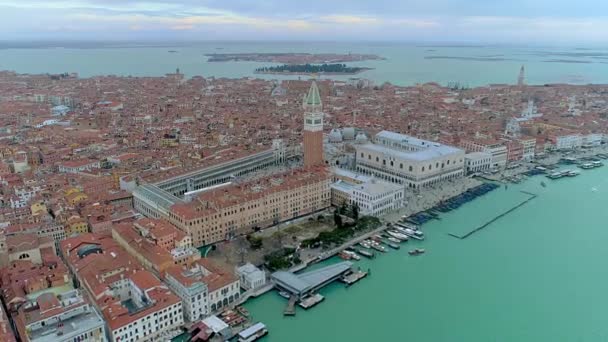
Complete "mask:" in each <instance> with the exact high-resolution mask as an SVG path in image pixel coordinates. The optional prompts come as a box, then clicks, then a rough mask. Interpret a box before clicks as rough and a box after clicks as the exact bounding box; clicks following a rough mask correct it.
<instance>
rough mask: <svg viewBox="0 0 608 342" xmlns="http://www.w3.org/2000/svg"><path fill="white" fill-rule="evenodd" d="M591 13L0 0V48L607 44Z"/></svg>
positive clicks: (607, 7) (219, 0) (564, 6)
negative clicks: (167, 42)
mask: <svg viewBox="0 0 608 342" xmlns="http://www.w3.org/2000/svg"><path fill="white" fill-rule="evenodd" d="M581 8H583V9H585V10H587V12H585V13H584V14H581ZM602 11H603V12H602ZM590 13H608V1H601V2H599V1H593V0H577V1H576V2H573V1H569V0H510V1H503V2H495V1H487V0H425V1H413V0H402V1H397V0H374V1H370V0H332V1H327V0H307V2H306V4H305V5H303V4H301V3H297V2H294V1H286V0H143V1H137V0H72V1H68V0H57V1H51V0H0V39H25V38H28V37H29V38H34V39H36V38H38V37H39V36H40V35H41V34H46V37H51V38H53V37H54V38H57V39H62V38H64V37H72V36H73V35H75V34H78V35H79V37H81V38H84V39H87V38H90V39H108V38H114V37H117V36H118V37H123V38H124V39H128V38H129V37H134V36H130V35H129V33H130V32H137V37H145V35H146V34H148V35H149V37H150V38H151V39H153V38H154V37H158V36H163V37H169V38H170V37H172V36H171V34H175V35H179V37H181V38H188V37H190V38H192V39H200V37H210V36H213V37H214V39H235V40H243V39H244V40H247V39H257V40H263V39H282V40H286V39H287V40H288V39H308V40H334V39H349V40H420V39H424V40H435V41H481V42H496V43H501V42H525V41H528V42H539V41H543V42H545V41H547V42H568V41H572V42H576V43H578V42H608V35H606V34H604V33H605V32H608V19H607V18H605V17H589V16H586V15H589V14H590ZM62 28H64V29H62ZM163 32H165V33H167V35H162V34H161V33H163ZM205 33H208V34H205ZM62 34H63V35H62Z"/></svg>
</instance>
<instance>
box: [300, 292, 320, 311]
mask: <svg viewBox="0 0 608 342" xmlns="http://www.w3.org/2000/svg"><path fill="white" fill-rule="evenodd" d="M324 300H325V297H323V296H322V295H320V294H318V293H316V294H314V295H311V296H309V297H306V298H304V299H302V300H301V301H300V303H299V305H300V306H301V307H303V308H304V309H306V310H307V309H310V308H312V307H313V306H315V305H317V304H319V303H321V302H322V301H324Z"/></svg>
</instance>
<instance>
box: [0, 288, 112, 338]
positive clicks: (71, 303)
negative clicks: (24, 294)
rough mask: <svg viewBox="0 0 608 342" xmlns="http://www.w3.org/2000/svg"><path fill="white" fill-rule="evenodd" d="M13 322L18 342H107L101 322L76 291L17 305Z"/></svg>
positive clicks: (103, 324)
mask: <svg viewBox="0 0 608 342" xmlns="http://www.w3.org/2000/svg"><path fill="white" fill-rule="evenodd" d="M13 319H14V321H15V325H16V327H17V331H18V332H19V336H20V337H21V339H22V341H29V342H73V341H91V342H106V341H107V338H106V331H105V323H104V321H103V319H102V318H101V316H100V314H99V313H98V312H97V310H95V308H93V307H92V306H91V305H90V304H89V303H87V302H86V301H85V299H84V298H83V297H82V295H81V293H80V292H79V291H78V290H71V291H68V292H64V293H62V294H59V295H55V294H54V293H52V292H48V293H44V294H42V295H40V296H38V297H37V298H36V299H35V300H31V301H28V302H26V303H24V304H23V305H21V306H20V307H19V309H18V311H17V312H16V313H14V314H13ZM2 341H5V340H2Z"/></svg>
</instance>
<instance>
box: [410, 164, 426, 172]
mask: <svg viewBox="0 0 608 342" xmlns="http://www.w3.org/2000/svg"><path fill="white" fill-rule="evenodd" d="M409 170H410V172H412V171H414V168H413V167H412V166H411V165H410V167H409ZM422 171H424V169H423V170H422Z"/></svg>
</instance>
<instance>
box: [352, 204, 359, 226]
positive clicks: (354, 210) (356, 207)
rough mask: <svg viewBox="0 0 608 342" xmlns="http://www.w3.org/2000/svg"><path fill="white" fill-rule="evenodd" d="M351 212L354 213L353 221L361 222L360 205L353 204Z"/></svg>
mask: <svg viewBox="0 0 608 342" xmlns="http://www.w3.org/2000/svg"><path fill="white" fill-rule="evenodd" d="M351 211H352V213H353V220H355V222H357V221H358V220H359V204H357V203H353V204H352V206H351Z"/></svg>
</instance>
